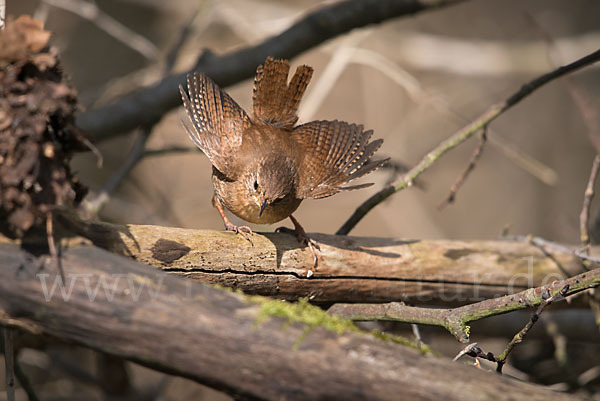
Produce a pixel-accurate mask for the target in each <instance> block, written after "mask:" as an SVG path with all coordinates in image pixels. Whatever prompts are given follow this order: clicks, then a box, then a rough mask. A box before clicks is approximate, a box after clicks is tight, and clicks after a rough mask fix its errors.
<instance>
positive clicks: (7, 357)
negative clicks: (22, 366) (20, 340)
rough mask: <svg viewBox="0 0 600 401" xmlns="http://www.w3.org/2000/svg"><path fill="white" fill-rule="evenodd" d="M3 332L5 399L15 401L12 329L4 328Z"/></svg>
mask: <svg viewBox="0 0 600 401" xmlns="http://www.w3.org/2000/svg"><path fill="white" fill-rule="evenodd" d="M2 332H3V350H4V364H5V370H6V372H5V374H6V399H7V400H8V401H15V385H16V383H15V359H14V358H15V349H14V345H15V344H14V329H12V328H10V327H4V329H3V330H2Z"/></svg>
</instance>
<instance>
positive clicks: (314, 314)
mask: <svg viewBox="0 0 600 401" xmlns="http://www.w3.org/2000/svg"><path fill="white" fill-rule="evenodd" d="M248 299H249V300H250V301H251V302H253V303H258V304H260V311H259V313H258V318H257V320H256V324H257V325H259V324H261V323H262V322H264V321H265V320H267V319H268V318H270V317H281V318H284V319H287V321H286V323H285V324H284V326H283V330H285V329H286V328H287V327H288V326H289V324H291V323H293V322H298V323H304V324H306V326H305V328H304V330H303V332H302V334H301V335H300V336H299V338H298V340H297V341H296V343H295V344H294V349H297V348H298V347H299V346H300V345H301V344H302V341H303V340H304V339H305V338H306V336H308V334H309V333H310V332H311V331H312V330H313V329H315V328H317V327H323V328H325V329H327V330H330V331H334V332H336V333H337V334H343V333H348V332H354V333H361V334H367V335H371V336H373V337H375V338H378V339H380V340H383V341H391V342H395V343H397V344H402V345H405V346H408V347H411V348H415V349H417V350H419V351H421V352H422V353H424V354H427V353H432V351H431V349H430V348H429V347H427V346H425V345H421V344H417V343H415V342H413V341H410V340H408V339H406V338H404V337H400V336H394V335H391V334H387V333H383V332H381V331H378V330H371V331H366V330H362V329H360V328H358V327H357V326H356V325H355V324H354V322H352V320H350V319H344V318H341V317H339V316H333V315H330V314H329V313H327V312H326V311H324V310H323V309H321V308H319V307H317V306H314V305H311V304H310V303H309V302H308V301H307V300H306V299H300V300H299V301H298V302H284V301H279V300H270V299H267V298H263V297H257V296H255V297H248Z"/></svg>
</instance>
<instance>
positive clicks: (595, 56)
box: [336, 50, 600, 235]
mask: <svg viewBox="0 0 600 401" xmlns="http://www.w3.org/2000/svg"><path fill="white" fill-rule="evenodd" d="M598 60H600V50H596V51H595V52H593V53H591V54H588V55H587V56H585V57H582V58H580V59H578V60H576V61H574V62H572V63H570V64H568V65H566V66H563V67H560V68H557V69H555V70H553V71H551V72H549V73H547V74H544V75H542V76H540V77H538V78H536V79H534V80H532V81H530V82H528V83H527V84H525V85H523V86H522V87H521V88H520V89H519V90H518V91H517V92H515V93H514V94H513V95H511V96H510V97H509V98H507V99H506V100H504V101H502V102H500V103H496V104H494V105H492V106H490V107H489V108H488V109H487V110H486V111H485V112H484V113H483V114H481V115H480V116H479V117H478V118H477V119H475V121H473V122H472V123H470V124H469V125H467V126H466V127H464V128H462V129H461V130H459V131H458V132H456V133H455V134H453V135H452V136H450V137H449V138H448V139H446V140H445V141H443V142H442V143H440V144H439V145H438V146H437V147H435V148H434V149H433V150H432V151H430V152H429V153H428V154H427V155H425V157H424V158H423V159H422V160H421V161H420V162H419V163H417V165H416V166H414V167H413V168H412V169H411V170H410V171H409V172H408V173H406V174H405V175H404V177H403V178H402V179H401V180H400V182H399V183H398V184H396V185H390V186H388V187H385V188H383V189H382V190H380V191H379V192H377V193H376V194H374V195H373V196H371V197H370V198H369V199H367V200H366V201H365V202H364V203H363V204H362V205H360V206H359V207H358V208H357V209H356V210H355V211H354V213H353V214H352V216H350V218H348V220H347V221H346V222H345V223H344V225H342V227H340V229H339V230H338V231H337V233H336V234H338V235H347V234H348V233H349V232H350V231H351V230H352V229H353V228H354V227H355V226H356V224H358V222H359V221H360V220H362V218H363V217H365V216H366V215H367V213H369V212H370V211H371V210H372V209H373V208H374V207H375V206H377V205H378V204H380V203H381V202H383V201H384V200H386V199H387V198H388V197H390V196H391V195H393V194H394V193H396V192H398V191H401V190H403V189H405V188H408V187H409V186H410V185H411V184H412V182H413V181H414V179H415V178H417V177H418V176H420V175H421V174H422V173H423V172H425V171H426V170H427V169H429V167H431V166H432V165H433V164H434V163H435V162H436V161H437V160H438V159H439V158H440V157H441V156H443V155H444V154H445V153H446V152H448V151H450V150H452V149H454V148H456V147H457V146H458V145H460V144H462V143H463V142H465V141H466V140H467V139H469V138H470V137H471V136H473V134H475V133H476V132H478V131H479V130H481V129H483V128H484V127H487V126H488V125H489V124H490V123H491V122H492V121H494V120H495V119H496V118H498V117H499V116H500V115H502V114H503V113H504V112H505V111H506V110H508V109H510V108H511V107H513V106H514V105H516V104H518V103H519V102H520V101H521V100H523V99H524V98H526V97H527V96H529V95H530V94H531V93H533V92H534V91H535V90H536V89H539V88H540V87H542V86H543V85H545V84H547V83H549V82H551V81H553V80H555V79H557V78H559V77H562V76H563V75H565V74H568V73H570V72H573V71H576V70H578V69H580V68H583V67H585V66H588V65H590V64H593V63H595V62H597V61H598Z"/></svg>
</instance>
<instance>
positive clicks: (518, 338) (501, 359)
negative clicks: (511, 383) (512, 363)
mask: <svg viewBox="0 0 600 401" xmlns="http://www.w3.org/2000/svg"><path fill="white" fill-rule="evenodd" d="M584 274H585V273H584ZM568 291H569V284H565V286H564V287H563V288H561V290H560V291H558V292H557V293H555V294H554V295H550V291H549V290H548V289H546V290H545V291H544V292H543V293H542V298H543V299H544V301H543V302H542V303H540V305H539V306H538V307H537V309H536V311H535V312H534V313H533V314H532V315H531V318H530V319H529V321H528V322H527V324H526V325H525V327H523V328H522V329H521V331H519V332H518V333H517V334H515V336H514V337H513V338H512V340H510V342H509V343H508V345H507V346H506V348H505V349H504V351H503V352H502V353H501V354H500V355H499V356H498V357H497V358H496V363H498V366H497V367H496V371H497V372H498V373H502V367H503V366H504V364H505V363H506V358H508V355H509V354H510V353H511V352H512V350H513V348H514V347H515V345H517V344H520V343H521V342H523V339H524V338H525V336H526V335H527V333H528V332H529V330H531V328H532V327H533V325H534V324H535V322H537V321H538V319H539V318H540V315H541V314H542V312H543V311H544V309H545V308H546V307H547V306H548V305H550V304H551V303H552V302H554V301H556V300H558V299H561V298H564V297H566V296H567V293H568Z"/></svg>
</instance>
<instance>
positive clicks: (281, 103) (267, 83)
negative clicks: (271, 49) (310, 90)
mask: <svg viewBox="0 0 600 401" xmlns="http://www.w3.org/2000/svg"><path fill="white" fill-rule="evenodd" d="M289 71H290V64H289V63H288V61H287V60H276V59H274V58H272V57H268V58H267V60H266V61H265V64H264V66H263V65H259V66H258V68H257V69H256V77H255V79H254V92H253V96H252V101H253V117H254V119H255V120H258V121H262V122H263V123H266V124H272V125H275V126H278V127H282V128H286V129H292V128H293V127H294V124H296V122H297V121H298V114H297V113H298V106H299V104H300V101H301V100H302V96H303V95H304V92H305V91H306V87H307V86H308V83H309V82H310V78H311V77H312V73H313V69H312V68H311V67H309V66H307V65H302V66H300V67H298V68H297V69H296V73H295V74H294V76H293V77H292V79H291V81H290V83H289V84H288V74H289Z"/></svg>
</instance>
